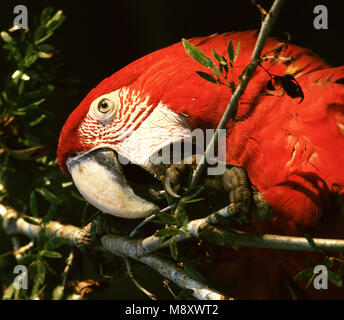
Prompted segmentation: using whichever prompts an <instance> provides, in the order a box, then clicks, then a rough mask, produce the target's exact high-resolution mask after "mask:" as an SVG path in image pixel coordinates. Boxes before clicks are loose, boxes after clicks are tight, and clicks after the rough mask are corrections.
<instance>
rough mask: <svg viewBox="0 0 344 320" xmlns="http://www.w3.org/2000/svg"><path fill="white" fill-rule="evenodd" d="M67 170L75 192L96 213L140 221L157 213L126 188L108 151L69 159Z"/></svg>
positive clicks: (119, 167)
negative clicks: (100, 212) (99, 211)
mask: <svg viewBox="0 0 344 320" xmlns="http://www.w3.org/2000/svg"><path fill="white" fill-rule="evenodd" d="M67 167H68V170H69V172H70V174H71V175H72V178H73V180H74V183H75V185H76V187H77V188H78V190H79V192H80V193H81V194H82V195H83V197H84V198H85V199H86V200H87V201H88V202H90V203H91V204H92V205H94V206H95V207H96V208H98V209H99V210H102V211H104V212H106V213H109V214H112V215H114V216H118V217H122V218H129V219H136V218H144V217H147V216H149V215H151V214H153V213H154V212H156V211H158V210H159V208H158V207H157V206H156V205H155V204H153V203H151V202H149V201H147V200H145V199H143V198H140V197H138V196H137V195H136V194H135V193H134V191H133V190H132V189H131V188H130V186H129V185H128V183H127V181H126V179H125V176H124V174H123V170H122V167H121V165H120V163H119V161H118V158H117V154H116V152H115V151H113V150H112V149H109V148H102V149H97V150H94V151H91V152H89V153H87V154H85V155H83V156H81V157H78V158H71V159H69V160H68V161H67Z"/></svg>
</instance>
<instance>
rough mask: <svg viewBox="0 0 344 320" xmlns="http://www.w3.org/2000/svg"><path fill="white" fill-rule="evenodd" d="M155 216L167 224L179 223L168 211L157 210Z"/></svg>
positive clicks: (175, 224)
mask: <svg viewBox="0 0 344 320" xmlns="http://www.w3.org/2000/svg"><path fill="white" fill-rule="evenodd" d="M155 216H156V217H157V218H158V219H160V220H161V222H163V223H164V224H168V225H171V226H180V223H179V221H178V219H177V218H175V217H173V216H171V215H170V214H168V213H160V212H157V213H156V214H155Z"/></svg>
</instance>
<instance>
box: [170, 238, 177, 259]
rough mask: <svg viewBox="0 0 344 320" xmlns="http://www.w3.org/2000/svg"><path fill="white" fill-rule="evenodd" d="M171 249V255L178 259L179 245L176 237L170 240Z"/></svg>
mask: <svg viewBox="0 0 344 320" xmlns="http://www.w3.org/2000/svg"><path fill="white" fill-rule="evenodd" d="M170 251H171V257H172V258H173V259H174V260H177V259H178V246H177V242H176V240H175V239H172V240H171V242H170Z"/></svg>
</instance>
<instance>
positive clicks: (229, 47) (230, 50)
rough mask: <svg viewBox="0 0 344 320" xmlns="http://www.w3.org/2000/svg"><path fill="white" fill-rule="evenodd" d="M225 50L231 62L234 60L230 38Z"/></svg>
mask: <svg viewBox="0 0 344 320" xmlns="http://www.w3.org/2000/svg"><path fill="white" fill-rule="evenodd" d="M227 52H228V58H229V60H230V61H231V62H234V48H233V43H232V40H229V42H228V46H227Z"/></svg>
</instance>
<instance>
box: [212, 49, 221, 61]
mask: <svg viewBox="0 0 344 320" xmlns="http://www.w3.org/2000/svg"><path fill="white" fill-rule="evenodd" d="M212 52H213V56H214V58H215V59H216V60H217V61H218V62H219V63H221V61H222V60H223V59H222V57H221V56H220V55H219V54H218V53H217V51H216V50H215V49H213V50H212Z"/></svg>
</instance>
